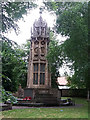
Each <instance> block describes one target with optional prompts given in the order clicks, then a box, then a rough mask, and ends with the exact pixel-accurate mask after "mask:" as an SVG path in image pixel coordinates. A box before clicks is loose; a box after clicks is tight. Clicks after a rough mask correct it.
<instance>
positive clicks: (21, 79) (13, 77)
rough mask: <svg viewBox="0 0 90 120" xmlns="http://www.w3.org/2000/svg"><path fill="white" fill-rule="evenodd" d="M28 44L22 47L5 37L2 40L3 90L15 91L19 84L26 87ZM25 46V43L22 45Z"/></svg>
mask: <svg viewBox="0 0 90 120" xmlns="http://www.w3.org/2000/svg"><path fill="white" fill-rule="evenodd" d="M28 44H29V46H28V48H27V47H23V48H22V49H21V48H20V46H18V45H17V44H16V43H15V42H13V41H10V40H9V41H8V40H7V38H4V39H3V40H2V85H3V87H4V88H5V90H9V91H16V90H17V87H18V85H19V84H21V85H22V87H26V80H27V64H28V61H27V58H28V51H29V50H28V49H30V43H28ZM23 46H26V45H23Z"/></svg>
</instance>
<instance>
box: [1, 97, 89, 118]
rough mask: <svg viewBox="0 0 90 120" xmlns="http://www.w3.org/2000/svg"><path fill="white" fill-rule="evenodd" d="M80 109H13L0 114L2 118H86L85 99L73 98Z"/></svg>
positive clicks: (86, 107)
mask: <svg viewBox="0 0 90 120" xmlns="http://www.w3.org/2000/svg"><path fill="white" fill-rule="evenodd" d="M74 100H75V103H76V104H83V105H82V106H80V107H74V106H73V107H63V108H62V107H59V108H29V109H13V110H9V111H3V112H2V118H88V103H87V100H86V99H83V98H81V99H80V98H74Z"/></svg>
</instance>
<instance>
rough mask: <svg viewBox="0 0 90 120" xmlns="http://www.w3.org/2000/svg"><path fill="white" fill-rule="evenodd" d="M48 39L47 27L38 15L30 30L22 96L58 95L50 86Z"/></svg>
mask: <svg viewBox="0 0 90 120" xmlns="http://www.w3.org/2000/svg"><path fill="white" fill-rule="evenodd" d="M49 41H50V38H49V28H48V27H47V23H46V22H45V21H44V20H43V18H42V16H41V15H40V17H39V19H38V20H36V21H35V22H34V24H33V29H32V30H31V40H30V42H31V47H30V55H29V64H28V78H27V88H25V89H24V97H26V96H31V97H32V98H33V99H34V98H36V97H38V98H39V95H40V96H41V94H42V95H43V96H44V95H46V98H47V96H49V97H50V98H51V96H52V94H53V96H55V97H56V98H57V97H58V95H59V94H58V90H56V89H52V88H51V75H50V72H49V69H48V68H49V67H48V61H47V59H46V55H47V52H48V45H49ZM41 97H42V96H41ZM59 97H60V96H59Z"/></svg>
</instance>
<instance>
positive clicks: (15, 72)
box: [0, 2, 36, 91]
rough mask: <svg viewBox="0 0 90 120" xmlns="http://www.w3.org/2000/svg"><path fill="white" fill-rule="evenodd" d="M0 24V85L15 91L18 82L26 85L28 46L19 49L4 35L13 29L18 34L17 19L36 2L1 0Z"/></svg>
mask: <svg viewBox="0 0 90 120" xmlns="http://www.w3.org/2000/svg"><path fill="white" fill-rule="evenodd" d="M0 6H1V9H2V10H1V11H2V12H1V16H2V26H0V29H1V31H2V32H1V33H0V35H1V36H2V41H1V42H2V53H1V54H2V85H3V87H4V88H5V89H6V90H10V91H16V90H17V86H18V84H19V83H21V84H22V86H23V87H25V85H26V77H27V60H26V58H27V57H28V55H27V54H28V50H27V48H28V49H29V45H30V44H28V47H26V46H27V45H26V46H25V45H23V48H24V49H21V48H20V46H18V45H17V43H15V42H13V41H12V40H9V39H8V38H6V37H5V36H4V33H5V32H8V30H11V29H13V30H15V32H16V33H17V34H18V31H19V27H18V25H17V22H18V20H20V19H21V18H23V15H24V14H26V13H27V11H28V10H30V9H31V8H33V7H36V4H34V3H33V2H1V3H0Z"/></svg>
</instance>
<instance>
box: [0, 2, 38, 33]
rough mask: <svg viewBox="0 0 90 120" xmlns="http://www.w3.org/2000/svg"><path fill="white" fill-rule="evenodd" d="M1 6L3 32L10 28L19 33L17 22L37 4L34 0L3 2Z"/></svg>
mask: <svg viewBox="0 0 90 120" xmlns="http://www.w3.org/2000/svg"><path fill="white" fill-rule="evenodd" d="M0 6H1V8H2V12H1V16H2V26H0V27H1V30H2V33H3V32H7V31H8V30H10V29H14V30H15V32H16V33H18V29H19V27H18V25H17V23H16V22H17V21H18V20H20V19H21V18H23V15H24V14H27V11H28V10H30V9H31V8H33V7H36V4H34V3H33V2H1V3H0Z"/></svg>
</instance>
